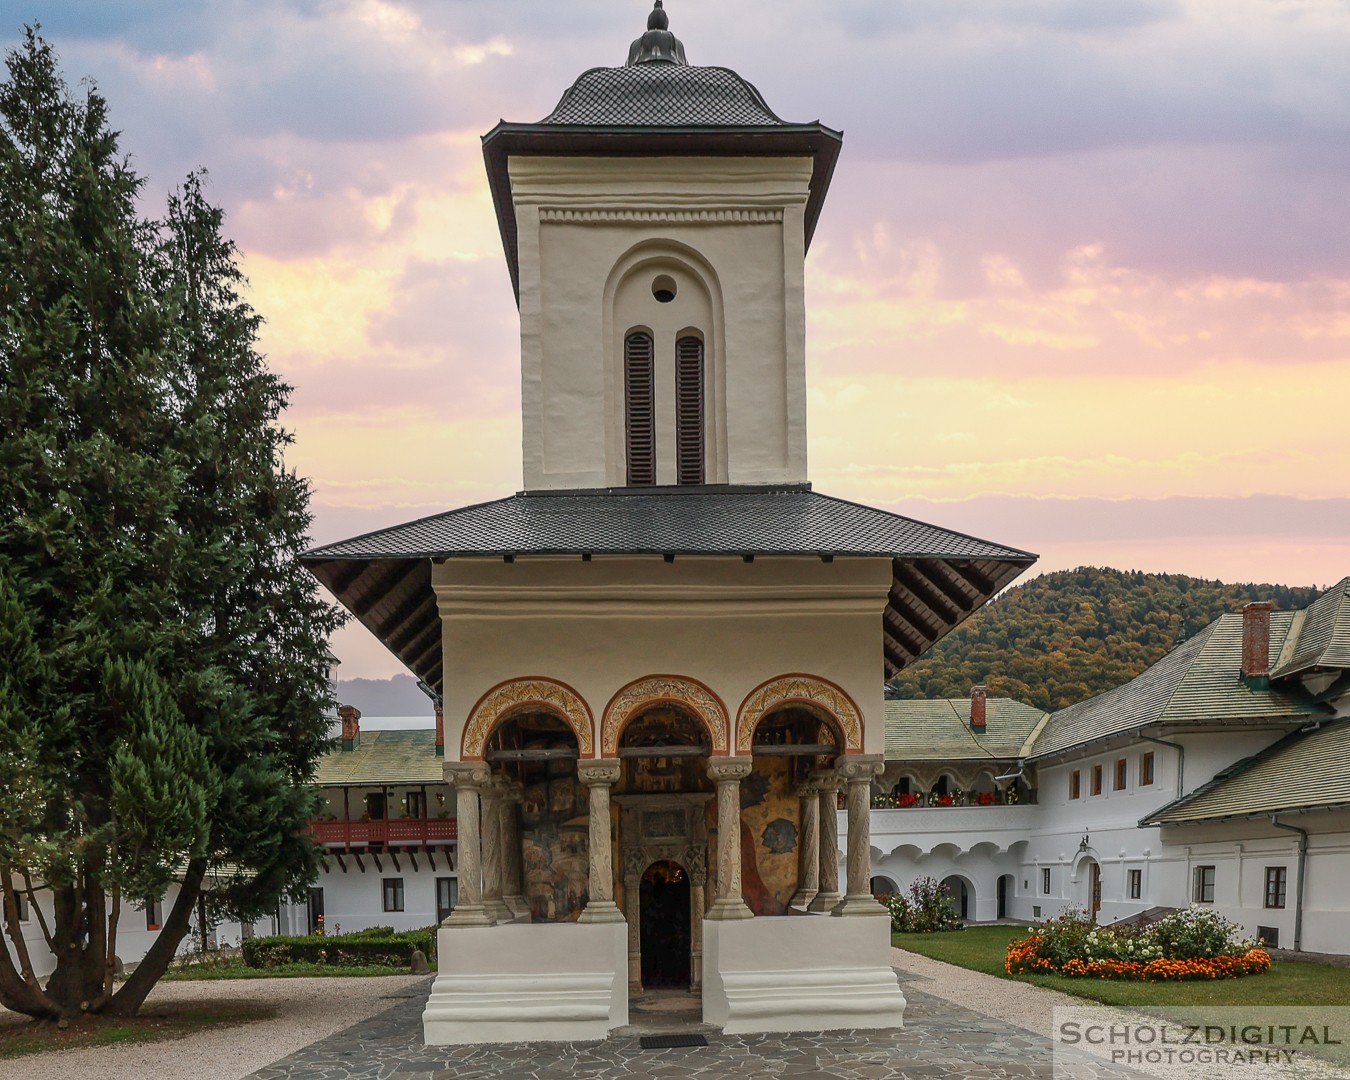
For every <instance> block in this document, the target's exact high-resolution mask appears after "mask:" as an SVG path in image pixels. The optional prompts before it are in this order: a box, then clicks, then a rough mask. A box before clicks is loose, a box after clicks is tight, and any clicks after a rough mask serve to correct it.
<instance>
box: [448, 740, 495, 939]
mask: <svg viewBox="0 0 1350 1080" xmlns="http://www.w3.org/2000/svg"><path fill="white" fill-rule="evenodd" d="M445 778H446V780H447V781H448V782H449V783H451V784H454V785H455V814H456V824H457V826H458V830H459V840H458V842H457V846H458V854H459V860H458V861H459V868H458V875H459V900H458V902H457V903H456V904H455V910H454V911H452V912H450V917H449V918H447V919H446V920H445V922H443V923H441V925H442V926H451V927H453V926H495V925H496V920H495V919H494V918H493V917H492V916H491V915H490V914H489V913H488V911H487V909H486V908H484V907H483V878H482V874H483V849H482V841H481V839H480V833H479V829H478V808H479V798H478V794H479V791H480V790H481V789H482V788H483V787H484V786H485V785H486V784H488V783H489V782H490V780H491V776H490V775H489V773H488V767H487V766H486V765H485V764H483V762H481V761H448V762H446V764H445Z"/></svg>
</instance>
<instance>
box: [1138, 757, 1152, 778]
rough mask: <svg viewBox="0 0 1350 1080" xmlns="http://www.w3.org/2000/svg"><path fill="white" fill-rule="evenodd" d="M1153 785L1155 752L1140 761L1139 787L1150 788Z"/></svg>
mask: <svg viewBox="0 0 1350 1080" xmlns="http://www.w3.org/2000/svg"><path fill="white" fill-rule="evenodd" d="M1151 783H1153V751H1152V750H1150V751H1148V752H1147V753H1146V754H1145V755H1144V756H1143V757H1141V758H1140V759H1139V786H1140V787H1148V786H1149V785H1150V784H1151Z"/></svg>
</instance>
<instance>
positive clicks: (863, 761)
mask: <svg viewBox="0 0 1350 1080" xmlns="http://www.w3.org/2000/svg"><path fill="white" fill-rule="evenodd" d="M885 768H886V759H885V758H883V757H882V756H881V755H880V754H848V755H846V756H844V757H841V758H840V759H839V760H838V762H837V763H836V764H835V769H836V770H837V771H838V773H839V776H840V779H842V780H844V781H845V782H846V783H850V784H856V783H858V782H860V781H863V780H866V781H868V782H870V781H871V780H872V779H873V778H874V777H877V776H880V775H881V774H882V772H883V771H884V770H885Z"/></svg>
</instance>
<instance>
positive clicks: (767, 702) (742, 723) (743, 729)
mask: <svg viewBox="0 0 1350 1080" xmlns="http://www.w3.org/2000/svg"><path fill="white" fill-rule="evenodd" d="M785 705H804V706H806V707H807V708H811V709H816V710H819V711H821V712H824V713H826V714H827V715H828V716H829V717H830V718H831V719H832V720H834V722H835V723H836V724H837V725H838V727H839V730H840V732H842V733H843V736H844V750H845V751H851V752H853V753H861V752H862V748H863V744H862V713H861V712H860V711H859V709H858V706H857V705H855V704H854V702H853V699H852V698H851V697H849V696H848V694H846V693H845V692H844V690H843V688H842V687H839V686H836V685H835V684H834V683H832V682H830V681H829V680H828V679H822V678H820V677H819V676H817V675H803V674H801V673H793V674H789V675H779V676H778V677H776V678H773V679H769V680H768V681H767V682H762V683H760V684H759V685H758V686H757V687H755V688H754V689H753V690H751V691H750V693H749V694H748V695H747V696H746V698H745V701H744V702H742V703H741V708H740V711H739V712H738V713H737V714H736V753H738V754H748V753H750V750H751V745H752V743H753V740H754V737H755V728H756V727H758V726H759V722H760V721H761V720H763V719H764V717H766V716H767V715H768V714H769V713H771V712H773V711H775V710H776V709H781V708H783V707H784V706H785Z"/></svg>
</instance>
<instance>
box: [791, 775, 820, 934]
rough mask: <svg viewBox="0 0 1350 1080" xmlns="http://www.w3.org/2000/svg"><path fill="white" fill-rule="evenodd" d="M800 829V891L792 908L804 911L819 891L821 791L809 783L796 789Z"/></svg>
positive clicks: (796, 894) (794, 895) (798, 843)
mask: <svg viewBox="0 0 1350 1080" xmlns="http://www.w3.org/2000/svg"><path fill="white" fill-rule="evenodd" d="M797 797H798V799H800V800H801V823H802V824H801V830H800V832H799V833H798V836H797V891H796V892H795V893H793V894H792V899H791V900H789V901H788V907H789V908H801V909H803V910H804V909H805V908H806V907H807V906H808V905H809V904H810V903H811V901H812V900H813V899H814V898H815V895H816V893H817V892H819V891H820V788H819V786H818V785H817V784H814V783H811V782H810V781H808V782H807V783H805V784H803V785H802V786H801V787H799V788H798V789H797Z"/></svg>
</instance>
